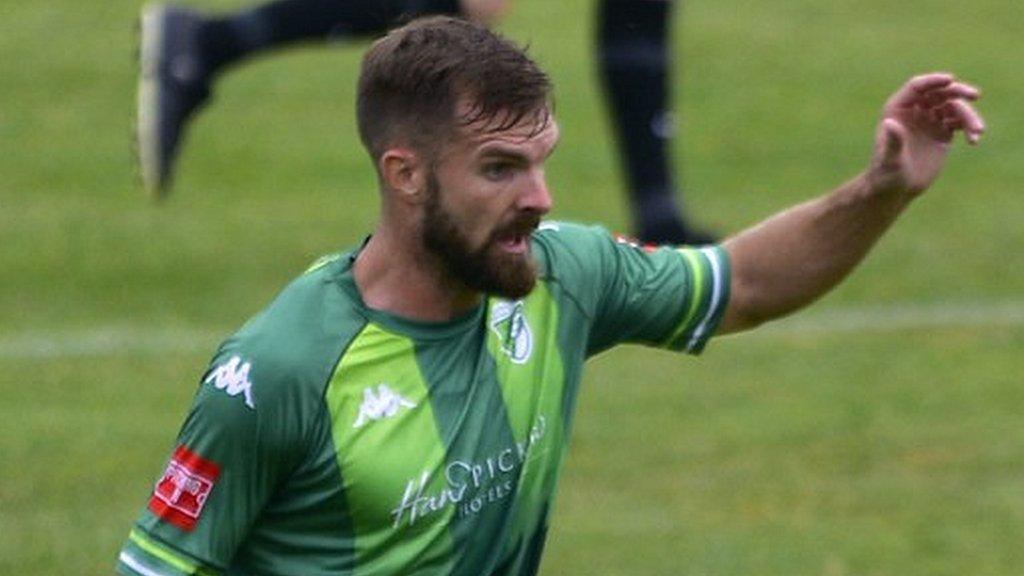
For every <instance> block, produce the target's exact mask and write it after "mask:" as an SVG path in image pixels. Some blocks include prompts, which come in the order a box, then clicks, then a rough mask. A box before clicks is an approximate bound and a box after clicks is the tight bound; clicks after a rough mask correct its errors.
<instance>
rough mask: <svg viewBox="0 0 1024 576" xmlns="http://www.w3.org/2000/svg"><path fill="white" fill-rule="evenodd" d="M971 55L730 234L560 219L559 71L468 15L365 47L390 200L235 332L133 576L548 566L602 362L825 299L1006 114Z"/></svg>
mask: <svg viewBox="0 0 1024 576" xmlns="http://www.w3.org/2000/svg"><path fill="white" fill-rule="evenodd" d="M977 97H978V91H977V90H976V89H975V88H973V87H971V86H969V85H966V84H963V83H961V82H958V81H957V80H955V79H954V78H953V76H952V75H949V74H928V75H924V76H920V77H917V78H914V79H913V80H911V81H910V82H908V83H907V84H906V85H905V86H903V87H902V88H901V89H900V90H899V91H898V92H896V94H895V95H894V96H893V97H892V98H891V99H890V100H889V101H888V103H887V104H886V106H885V109H884V114H883V119H882V121H881V122H880V124H879V127H878V131H877V138H876V144H875V152H874V155H873V157H872V160H871V163H870V165H869V167H868V168H867V169H866V170H865V171H864V172H863V173H862V174H861V175H859V176H857V177H856V178H854V179H853V180H851V181H850V182H848V183H846V184H844V185H842V186H840V187H838V188H837V189H836V190H834V191H832V192H831V193H829V194H827V195H825V196H823V197H821V198H819V199H817V200H812V201H810V202H807V203H805V204H802V205H799V206H797V207H794V208H791V209H789V210H787V211H785V212H782V213H781V214H779V215H777V216H775V217H773V218H771V219H769V220H767V221H765V222H764V223H762V224H760V225H759V226H756V227H754V228H752V229H750V230H748V231H745V232H743V233H741V234H739V235H737V236H735V237H733V238H730V239H729V240H728V241H726V242H725V243H724V245H723V246H721V247H705V248H700V249H696V248H681V249H673V248H671V247H662V248H657V249H653V248H650V249H649V248H644V247H640V246H638V245H636V244H630V243H625V242H616V241H615V240H614V239H612V238H611V237H610V236H609V235H607V234H606V233H605V232H603V231H602V230H600V229H597V228H587V227H581V226H576V225H571V224H561V223H550V222H546V223H542V220H541V218H542V217H543V216H544V214H545V213H547V212H548V210H549V209H550V208H551V196H550V194H549V191H548V188H547V185H546V183H545V179H544V163H545V160H546V159H547V158H548V156H549V155H550V154H551V153H552V151H553V150H554V148H555V145H556V143H557V140H558V126H557V124H556V122H555V120H554V118H553V116H552V113H551V98H550V86H549V83H548V79H547V77H546V76H545V75H544V73H543V72H542V71H540V70H539V69H538V68H537V67H536V65H535V64H534V63H533V62H532V61H530V60H529V59H528V58H527V57H526V55H525V54H524V53H523V52H522V51H520V50H519V49H518V48H517V47H515V46H514V45H513V44H511V43H510V42H508V41H506V40H503V39H501V38H499V37H497V36H495V35H494V34H492V33H490V32H488V31H487V30H486V29H484V28H480V27H477V26H475V25H473V24H469V23H466V22H463V21H460V20H456V19H452V18H446V17H435V18H431V19H427V20H420V21H415V22H413V23H410V24H408V25H406V26H404V27H402V28H400V29H398V30H396V31H394V32H392V33H390V34H389V35H388V36H386V37H385V38H383V39H382V40H380V41H378V42H377V43H376V44H374V45H373V47H372V48H371V49H370V50H369V52H368V53H367V55H366V57H365V59H364V61H363V69H362V73H361V76H360V81H359V90H358V105H357V114H358V120H359V130H360V135H361V137H362V140H363V143H364V144H365V146H366V148H367V150H368V151H369V154H370V157H371V159H372V160H373V162H374V166H375V167H376V169H377V173H378V176H379V182H380V193H381V201H382V210H381V216H380V221H379V222H378V224H377V226H376V229H375V231H374V233H373V234H372V236H370V237H369V238H368V239H367V240H366V241H365V242H364V243H363V245H362V246H359V247H357V248H355V249H353V250H350V251H348V252H345V253H343V254H340V255H337V256H335V257H332V258H327V259H325V260H323V261H321V262H319V263H317V264H315V265H314V266H313V267H312V268H310V270H309V271H307V272H306V274H304V275H303V276H301V277H300V278H299V279H298V280H296V281H295V282H294V283H292V284H291V285H290V286H289V287H288V288H286V289H285V290H284V292H283V293H282V294H281V295H280V296H279V297H278V298H277V299H276V300H275V301H274V302H273V303H272V304H271V305H270V306H269V307H268V308H267V309H266V310H265V311H264V312H263V313H261V314H259V315H258V316H256V317H255V318H253V319H252V320H251V321H250V322H249V323H248V324H246V325H245V326H244V327H243V328H242V329H241V330H240V331H239V332H238V333H237V334H235V335H234V336H233V337H231V338H230V339H228V340H227V341H226V342H225V343H224V344H223V345H222V346H221V348H220V349H219V351H218V352H217V354H216V355H215V357H214V359H213V361H212V363H211V365H210V368H209V369H208V370H207V372H206V373H205V374H204V376H203V377H202V380H201V384H200V387H199V391H198V393H197V396H196V399H195V402H194V404H193V406H192V409H191V411H190V412H189V415H188V417H187V419H186V421H185V424H184V427H183V428H182V430H181V432H180V434H179V438H178V442H177V447H176V448H175V450H174V453H173V456H172V457H171V459H170V462H169V463H168V465H167V468H166V470H165V472H164V474H163V475H162V476H161V477H160V479H159V480H158V481H157V484H156V486H155V488H154V491H153V494H152V496H151V497H150V500H149V503H148V506H147V507H146V509H145V510H144V511H143V513H142V516H141V518H140V519H139V521H138V522H137V524H136V526H135V528H134V529H133V530H132V531H131V534H130V537H129V540H128V542H127V543H126V544H125V547H124V549H123V550H122V551H121V554H120V557H119V563H118V570H119V572H120V573H121V574H130V575H138V574H141V575H143V576H151V575H171V574H231V575H239V574H246V575H273V576H283V575H301V576H320V575H324V576H326V575H341V574H372V575H380V574H396V575H399V574H400V575H413V574H416V575H456V574H457V575H474V576H477V575H530V574H535V573H536V572H537V567H538V564H539V562H540V556H541V550H542V548H543V545H544V540H545V536H546V532H547V527H548V521H549V513H550V510H551V507H552V498H553V496H554V492H555V487H556V484H557V481H558V476H559V470H560V467H561V463H562V460H563V457H564V454H565V447H566V441H567V438H568V435H569V431H570V429H571V424H572V414H573V409H574V405H575V399H576V392H577V388H578V386H579V382H580V376H581V370H582V365H583V362H584V360H585V359H586V358H587V357H589V356H591V355H594V354H596V353H598V352H600V351H602V350H606V349H608V348H609V347H611V346H614V345H615V344H617V343H620V342H627V341H628V342H641V343H648V344H652V345H656V346H662V347H665V348H668V349H672V350H680V351H687V352H691V353H698V352H700V351H701V349H702V348H703V347H704V345H705V343H706V342H707V341H708V339H709V338H710V337H711V335H712V334H714V333H716V332H717V333H727V332H734V331H738V330H743V329H746V328H750V327H753V326H755V325H757V324H759V323H762V322H764V321H766V320H770V319H772V318H775V317H778V316H780V315H783V314H786V313H788V312H790V311H792V310H795V309H797V308H799V307H801V306H803V305H805V304H807V303H808V302H810V301H811V300H813V299H815V298H816V297H818V296H820V295H821V294H823V293H824V292H826V291H827V290H828V289H829V288H831V287H832V286H833V285H835V284H836V283H837V282H838V281H839V280H840V279H841V278H842V277H843V276H845V275H846V274H847V273H848V272H849V271H850V270H851V269H852V268H853V267H854V265H855V264H856V263H857V262H858V261H859V260H860V259H861V258H862V257H863V256H864V254H865V253H866V252H867V251H868V249H869V248H870V247H871V245H872V244H873V243H874V242H875V240H877V239H878V237H879V236H880V235H881V234H882V233H883V231H884V230H885V229H886V228H887V227H888V226H889V225H890V224H891V223H892V222H893V221H894V220H895V218H896V217H897V216H898V214H899V213H900V212H901V211H902V210H903V209H904V208H905V207H906V206H907V204H908V203H909V202H910V201H911V200H913V199H914V198H915V197H916V196H917V195H918V194H920V193H921V192H922V191H924V190H925V189H926V188H927V187H928V186H929V184H931V182H932V181H933V180H934V179H935V178H936V176H937V175H938V172H939V170H940V169H941V167H942V165H943V163H944V159H945V155H946V150H947V148H948V146H949V144H950V142H951V139H952V137H953V135H954V133H956V132H963V133H964V134H966V137H967V139H968V140H969V141H970V142H972V143H974V142H977V140H978V138H979V137H980V135H981V133H982V131H983V129H984V127H983V124H982V120H981V118H980V117H979V116H978V114H977V113H976V112H975V111H974V109H973V108H972V107H971V105H970V104H969V103H968V101H970V100H974V99H976V98H977Z"/></svg>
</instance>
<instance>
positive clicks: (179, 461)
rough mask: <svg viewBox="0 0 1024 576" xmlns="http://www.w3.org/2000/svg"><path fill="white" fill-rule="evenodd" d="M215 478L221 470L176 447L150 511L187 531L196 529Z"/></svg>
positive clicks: (157, 486)
mask: <svg viewBox="0 0 1024 576" xmlns="http://www.w3.org/2000/svg"><path fill="white" fill-rule="evenodd" d="M218 476H220V466H218V465H217V464H216V463H215V462H211V461H210V460H206V459H205V458H203V457H202V456H200V455H198V454H196V453H195V452H192V451H191V450H189V449H188V448H186V447H184V446H179V447H178V449H177V450H175V451H174V456H172V457H171V461H170V462H168V463H167V469H166V470H164V475H163V476H162V477H161V478H160V481H158V482H157V483H156V488H155V489H154V490H153V497H152V498H150V499H149V509H150V511H152V512H153V513H154V514H156V515H157V516H158V517H160V518H162V519H163V520H166V521H168V522H170V523H171V524H174V525H175V526H177V527H178V528H181V529H182V530H185V531H190V530H192V529H193V528H195V527H196V521H197V520H198V519H199V514H200V512H202V511H203V505H204V504H206V498H207V497H208V496H209V495H210V491H211V490H213V484H214V483H215V482H216V481H217V477H218Z"/></svg>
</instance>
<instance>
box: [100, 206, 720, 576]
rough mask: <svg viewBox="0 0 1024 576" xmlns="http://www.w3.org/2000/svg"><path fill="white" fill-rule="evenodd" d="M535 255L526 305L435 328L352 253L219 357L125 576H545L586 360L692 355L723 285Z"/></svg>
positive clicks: (616, 259) (576, 245)
mask: <svg viewBox="0 0 1024 576" xmlns="http://www.w3.org/2000/svg"><path fill="white" fill-rule="evenodd" d="M532 249H533V254H534V257H535V258H536V260H537V262H538V265H539V266H538V270H539V279H538V283H537V286H536V288H535V289H534V290H533V291H532V292H531V293H530V294H529V296H527V297H525V298H523V299H521V300H517V301H508V300H503V299H500V298H496V297H488V298H486V299H484V301H483V302H482V303H481V304H480V306H478V307H477V308H476V309H475V310H473V311H471V312H470V313H468V314H466V315H465V316H463V317H460V318H456V319H454V320H451V321H448V322H442V323H426V322H414V321H410V320H408V319H402V318H398V317H395V316H392V315H389V314H386V313H383V312H381V311H378V310H374V309H371V308H368V307H367V306H366V304H365V303H364V302H363V300H362V297H361V295H360V293H359V290H358V289H357V287H356V283H355V281H354V279H353V274H352V262H353V261H354V259H355V255H356V254H357V253H358V250H355V251H352V252H349V253H346V254H341V255H338V256H335V257H333V258H329V259H326V260H324V261H321V262H320V263H318V264H316V265H314V266H313V268H311V269H310V270H309V271H307V273H306V274H304V275H303V276H301V277H300V278H299V279H297V280H296V281H295V282H293V283H292V284H291V285H290V286H288V287H287V288H286V289H285V290H284V291H283V292H282V293H281V294H280V296H278V298H277V299H276V300H275V301H274V302H273V303H272V304H271V305H270V306H269V307H268V308H267V309H266V310H265V311H263V312H262V313H261V314H259V315H258V316H256V317H254V318H253V319H252V320H251V321H249V322H248V323H247V324H246V325H245V326H244V327H243V328H242V329H241V330H240V331H239V332H238V333H237V334H235V335H234V336H232V337H231V338H230V339H228V340H227V341H226V342H225V343H224V344H223V345H222V346H221V348H220V349H219V351H218V352H217V354H216V355H215V356H214V359H213V361H212V363H211V365H210V366H211V367H210V368H209V370H207V372H206V373H205V374H204V375H203V377H202V379H201V384H200V386H199V390H198V392H197V395H196V398H195V401H194V403H193V406H192V408H191V410H190V412H189V414H188V417H187V419H186V421H185V424H184V426H183V427H182V429H181V432H180V434H179V437H178V440H177V448H176V450H175V452H174V454H173V455H172V457H171V459H170V461H169V462H168V465H167V467H166V469H165V471H164V473H163V475H162V476H161V477H160V478H159V479H158V481H157V483H156V486H155V488H154V491H153V494H152V496H151V498H150V501H149V504H148V506H147V507H146V509H145V510H144V511H143V513H142V515H141V517H140V518H139V520H138V522H137V523H136V525H135V527H134V528H133V530H132V531H131V533H130V535H129V538H128V541H127V543H126V544H125V546H124V548H123V549H122V551H121V554H120V557H119V562H118V565H117V569H118V571H119V572H120V573H121V574H125V575H142V576H153V575H159V576H165V575H166V576H172V575H174V576H177V575H183V574H226V575H247V576H257V575H258V576H341V575H354V576H363V575H366V576H370V575H403V576H408V575H465V576H481V575H502V576H505V575H508V576H513V575H514V576H522V575H531V574H535V573H536V572H537V567H538V564H539V561H540V554H541V549H542V547H543V544H544V540H545V536H546V532H547V527H548V516H549V512H550V510H551V508H552V500H553V497H554V493H555V487H556V485H557V483H558V476H559V470H560V468H561V465H562V461H563V459H564V456H565V452H566V446H567V439H568V436H569V430H570V429H571V427H572V415H573V409H574V406H575V403H576V395H577V389H578V387H579V383H580V376H581V371H582V367H583V363H584V361H585V360H586V358H587V357H589V356H592V355H594V354H596V353H598V352H600V351H602V350H605V349H607V348H609V347H611V346H613V345H615V344H618V343H621V342H638V343H645V344H650V345H655V346H661V347H665V348H669V349H672V350H680V351H688V352H691V353H697V352H699V351H700V350H701V349H702V348H703V346H704V344H705V343H706V341H707V339H708V338H709V337H710V336H711V334H712V333H713V332H714V330H715V328H716V326H717V323H718V321H719V320H720V318H721V315H722V312H723V310H724V308H725V306H726V302H727V300H728V286H729V268H728V261H727V258H726V257H725V252H724V251H723V250H721V249H720V248H717V247H708V248H702V249H673V248H669V247H664V248H659V249H656V250H655V249H648V248H643V247H640V246H637V245H635V244H630V243H628V242H622V241H616V240H615V239H613V238H612V237H611V236H610V235H608V234H607V233H606V232H604V231H603V230H601V229H599V228H586V227H582V226H577V225H571V224H562V223H558V224H556V223H545V224H543V225H542V226H541V229H540V230H538V231H537V232H536V233H534V235H533V244H532Z"/></svg>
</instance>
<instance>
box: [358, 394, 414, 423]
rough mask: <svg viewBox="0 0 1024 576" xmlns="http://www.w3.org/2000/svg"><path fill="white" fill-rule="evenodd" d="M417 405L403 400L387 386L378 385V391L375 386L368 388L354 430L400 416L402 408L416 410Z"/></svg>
mask: <svg viewBox="0 0 1024 576" xmlns="http://www.w3.org/2000/svg"><path fill="white" fill-rule="evenodd" d="M415 407H416V403H415V402H411V401H409V400H407V399H405V398H403V397H402V396H401V395H400V394H399V393H398V392H395V391H394V390H392V389H391V387H390V386H388V385H387V384H383V383H381V384H378V385H377V391H376V392H374V390H373V386H367V387H366V389H364V390H363V403H362V404H360V405H359V416H358V417H356V423H355V424H353V425H352V427H353V428H362V427H363V426H365V425H366V424H367V423H369V422H370V421H376V420H383V419H385V418H391V417H393V416H395V415H396V414H398V411H399V410H400V409H402V408H405V409H410V408H415Z"/></svg>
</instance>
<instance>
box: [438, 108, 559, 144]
mask: <svg viewBox="0 0 1024 576" xmlns="http://www.w3.org/2000/svg"><path fill="white" fill-rule="evenodd" d="M509 121H510V118H509V115H508V114H507V113H501V112H499V114H498V115H496V116H495V117H494V118H489V119H483V120H475V121H473V122H470V123H468V124H464V125H462V126H460V127H459V129H458V133H459V136H460V138H459V139H460V140H463V142H464V143H465V144H468V145H469V146H472V147H474V148H483V147H487V146H488V145H490V144H495V145H497V144H506V145H512V146H525V145H540V146H544V147H547V146H554V145H555V143H556V142H557V141H558V137H559V128H558V123H557V122H556V121H555V117H554V115H552V113H551V112H550V110H548V109H547V108H544V109H540V110H536V111H534V112H531V113H529V114H525V115H523V116H522V117H521V118H519V119H518V121H517V122H516V123H515V124H512V125H508V123H509Z"/></svg>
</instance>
